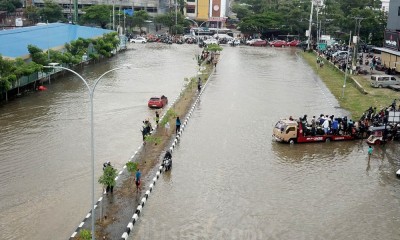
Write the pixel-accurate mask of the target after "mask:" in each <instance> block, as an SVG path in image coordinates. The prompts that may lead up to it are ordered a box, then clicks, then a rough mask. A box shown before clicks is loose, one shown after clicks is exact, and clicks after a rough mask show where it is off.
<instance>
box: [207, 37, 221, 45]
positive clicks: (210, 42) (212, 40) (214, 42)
mask: <svg viewBox="0 0 400 240" xmlns="http://www.w3.org/2000/svg"><path fill="white" fill-rule="evenodd" d="M204 43H205V44H207V45H208V44H218V40H217V39H214V38H209V39H207V40H204Z"/></svg>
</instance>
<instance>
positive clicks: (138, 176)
mask: <svg viewBox="0 0 400 240" xmlns="http://www.w3.org/2000/svg"><path fill="white" fill-rule="evenodd" d="M141 178H142V173H141V172H140V170H139V168H138V169H137V170H136V174H135V184H136V191H139V190H140V184H141V182H140V180H141Z"/></svg>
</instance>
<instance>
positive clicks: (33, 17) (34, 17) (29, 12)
mask: <svg viewBox="0 0 400 240" xmlns="http://www.w3.org/2000/svg"><path fill="white" fill-rule="evenodd" d="M24 15H25V16H26V17H27V19H28V20H30V21H31V22H33V23H35V22H37V21H38V18H39V9H38V8H37V7H35V6H27V7H26V8H24Z"/></svg>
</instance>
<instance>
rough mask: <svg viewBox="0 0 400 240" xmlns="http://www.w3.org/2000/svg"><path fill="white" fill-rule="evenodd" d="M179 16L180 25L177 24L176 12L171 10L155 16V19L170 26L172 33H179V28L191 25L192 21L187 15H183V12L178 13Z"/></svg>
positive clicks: (178, 22)
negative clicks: (186, 17) (188, 19)
mask: <svg viewBox="0 0 400 240" xmlns="http://www.w3.org/2000/svg"><path fill="white" fill-rule="evenodd" d="M176 17H177V24H176V25H178V26H176V27H174V26H175V12H169V13H167V14H163V15H158V16H157V17H155V19H154V20H155V21H156V22H157V23H161V24H163V25H164V26H167V27H168V28H169V32H170V33H171V34H175V31H176V32H177V33H181V32H178V30H180V29H181V30H183V28H184V27H187V26H189V25H190V22H189V21H187V20H186V19H185V17H184V16H183V14H181V13H180V12H178V13H177V15H176Z"/></svg>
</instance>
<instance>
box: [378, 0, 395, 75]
mask: <svg viewBox="0 0 400 240" xmlns="http://www.w3.org/2000/svg"><path fill="white" fill-rule="evenodd" d="M382 2H383V1H382ZM399 43H400V0H390V6H389V14H388V21H387V27H386V30H385V38H384V42H383V47H382V48H377V49H378V50H380V51H381V52H382V54H381V58H382V64H384V65H385V66H386V67H389V68H392V69H396V72H400V45H399Z"/></svg>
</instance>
